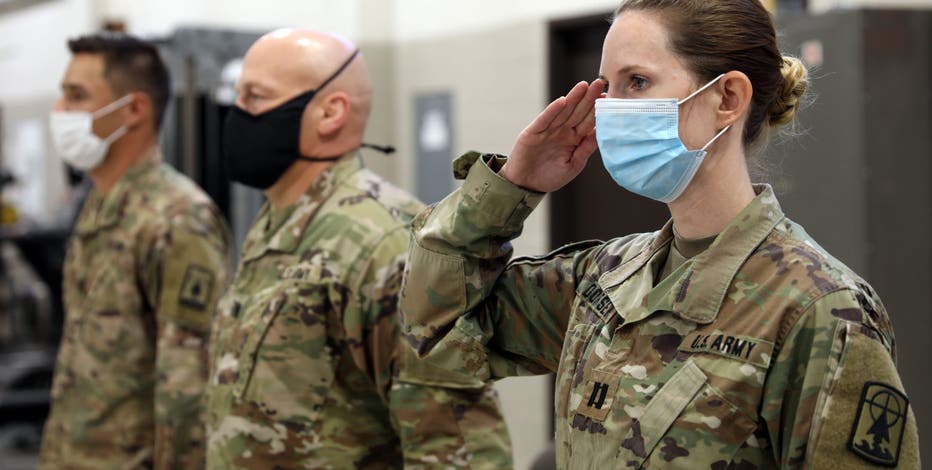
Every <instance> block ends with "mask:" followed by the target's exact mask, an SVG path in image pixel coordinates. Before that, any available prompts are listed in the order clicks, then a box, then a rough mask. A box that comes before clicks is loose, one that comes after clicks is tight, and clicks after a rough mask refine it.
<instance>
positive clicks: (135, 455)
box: [39, 153, 230, 470]
mask: <svg viewBox="0 0 932 470" xmlns="http://www.w3.org/2000/svg"><path fill="white" fill-rule="evenodd" d="M229 240H230V234H229V231H228V229H227V227H226V225H225V223H224V222H223V219H222V218H221V216H220V213H219V211H218V210H217V208H216V207H215V206H214V204H213V202H212V201H211V200H210V199H209V198H208V196H207V195H206V194H204V192H203V191H201V190H200V189H199V188H198V187H197V186H196V185H195V184H194V183H192V182H191V181H190V180H188V179H187V178H186V177H184V176H182V175H181V174H179V173H177V172H176V171H175V170H173V169H172V168H171V167H169V166H168V165H165V164H162V163H161V158H160V157H159V156H158V154H157V153H154V154H152V155H151V156H150V157H149V158H146V159H145V161H144V162H143V163H140V164H138V165H136V166H134V167H132V168H130V169H129V170H128V171H127V172H126V173H125V174H124V176H123V177H122V178H121V179H120V180H119V181H118V182H117V184H116V185H115V186H114V187H113V188H112V189H111V190H110V191H109V192H107V193H106V194H101V193H100V192H98V191H96V190H94V191H92V192H91V194H90V195H89V197H88V199H87V201H86V202H85V204H84V207H83V209H82V212H81V214H80V216H79V218H78V220H77V224H76V226H75V229H74V233H73V234H72V236H71V239H70V241H69V245H68V251H67V256H66V259H65V266H64V303H65V324H64V328H63V335H62V340H61V346H60V349H59V354H58V363H57V365H56V369H55V377H54V381H53V385H52V407H51V411H50V415H49V418H48V420H47V422H46V424H45V431H44V435H43V441H42V451H41V462H40V465H39V468H41V469H66V468H67V469H94V470H106V469H125V468H165V469H168V468H172V469H174V468H185V469H197V468H203V466H204V438H205V436H204V414H203V407H202V398H203V389H204V385H205V383H206V379H207V339H208V337H209V331H208V328H209V323H210V317H211V316H212V315H213V311H214V308H215V305H216V300H217V298H218V297H219V293H220V291H221V290H222V289H223V288H224V286H225V284H226V282H227V280H228V276H229V269H230V268H229V263H230V259H229V253H230V252H229ZM189 269H192V270H197V271H198V272H206V273H209V274H208V275H207V276H206V277H202V278H201V279H200V281H201V283H199V284H198V285H194V284H192V283H191V282H188V283H187V284H184V280H185V279H186V277H185V276H186V273H187V272H188V270H189ZM188 279H189V280H190V279H191V278H188ZM183 287H188V288H192V287H194V288H195V290H196V291H197V292H196V293H195V294H192V293H191V292H183Z"/></svg>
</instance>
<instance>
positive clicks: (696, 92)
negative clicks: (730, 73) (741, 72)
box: [676, 73, 725, 105]
mask: <svg viewBox="0 0 932 470" xmlns="http://www.w3.org/2000/svg"><path fill="white" fill-rule="evenodd" d="M724 76H725V74H724V73H723V74H721V75H719V76H717V77H715V78H713V79H712V81H711V82H709V83H706V84H705V85H703V86H702V88H700V89H698V90H696V91H694V92H693V93H692V94H691V95H689V96H687V97H686V98H683V99H681V100H679V101H677V102H676V104H677V105H681V104H683V103H685V102H687V101H689V100H691V99H693V98H694V97H695V96H696V95H698V94H699V93H702V92H703V91H705V90H706V89H707V88H709V87H710V86H712V85H715V82H717V81H719V80H721V79H722V77H724Z"/></svg>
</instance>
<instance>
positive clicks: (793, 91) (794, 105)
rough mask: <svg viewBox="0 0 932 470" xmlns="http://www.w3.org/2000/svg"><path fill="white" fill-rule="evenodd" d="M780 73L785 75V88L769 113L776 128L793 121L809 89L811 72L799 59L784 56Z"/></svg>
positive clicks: (771, 106)
mask: <svg viewBox="0 0 932 470" xmlns="http://www.w3.org/2000/svg"><path fill="white" fill-rule="evenodd" d="M780 73H781V74H782V75H783V88H782V89H781V90H780V94H779V95H777V98H776V99H775V100H774V101H773V103H772V104H771V105H770V112H769V113H768V114H769V116H770V125H771V126H774V127H778V126H783V125H786V124H789V123H790V122H792V121H793V117H794V116H795V115H796V110H797V109H799V107H800V106H801V105H802V104H803V102H804V97H805V96H806V90H808V89H809V71H808V70H806V66H805V65H803V63H802V62H801V61H800V60H799V59H797V58H795V57H790V56H783V66H782V67H781V68H780Z"/></svg>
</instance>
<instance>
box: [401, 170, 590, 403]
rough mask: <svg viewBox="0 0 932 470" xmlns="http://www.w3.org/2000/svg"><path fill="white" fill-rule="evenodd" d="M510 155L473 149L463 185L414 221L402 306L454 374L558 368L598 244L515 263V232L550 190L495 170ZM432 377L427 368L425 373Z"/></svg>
mask: <svg viewBox="0 0 932 470" xmlns="http://www.w3.org/2000/svg"><path fill="white" fill-rule="evenodd" d="M503 163H504V158H502V157H496V156H491V155H484V156H482V157H480V156H479V154H476V153H469V154H466V155H464V156H462V157H460V158H459V159H458V160H457V162H456V163H455V164H454V166H455V167H456V171H457V172H458V176H460V177H462V176H464V175H466V174H467V172H468V176H466V181H465V183H464V184H463V186H462V187H461V188H460V189H459V190H457V191H456V192H454V193H453V194H451V195H450V196H448V197H447V198H446V199H444V200H443V201H441V202H440V203H439V204H438V205H437V206H436V207H434V208H432V209H428V210H427V211H425V212H422V213H421V214H419V215H418V217H417V218H416V219H415V222H414V230H415V237H414V240H413V241H412V243H411V251H410V255H409V258H408V265H407V268H406V269H407V273H406V275H405V284H404V287H403V289H402V296H401V309H402V316H403V323H404V326H403V331H404V334H405V337H406V340H407V343H408V344H409V345H410V346H411V347H412V348H413V349H414V350H415V351H416V352H417V353H418V354H419V355H420V356H421V357H425V358H427V359H429V361H430V362H431V363H433V364H435V365H437V366H439V367H441V368H443V369H446V370H447V371H449V372H451V374H447V376H448V377H447V379H449V380H447V383H448V384H452V383H456V382H458V383H459V385H461V386H466V387H469V386H472V387H479V386H481V385H482V384H483V383H484V382H485V381H487V380H489V379H497V378H501V377H507V376H513V375H522V374H540V373H546V372H553V371H555V370H556V368H557V364H558V363H559V358H560V354H561V351H562V346H563V339H564V336H565V333H566V328H567V324H568V321H569V314H570V312H571V307H572V303H573V300H574V298H575V297H576V292H575V289H576V284H577V274H576V273H578V272H581V268H580V264H581V263H583V262H585V260H586V259H587V257H588V255H589V254H591V253H590V251H589V250H590V249H591V248H592V247H593V246H594V245H592V244H588V245H581V246H569V247H567V248H565V249H561V250H558V251H556V252H554V253H551V254H550V255H548V256H544V257H541V258H525V259H519V260H516V261H514V262H511V263H509V259H510V258H511V254H512V247H511V243H510V241H511V240H512V239H514V238H516V237H517V236H518V235H519V234H520V233H521V230H522V225H523V223H524V220H525V218H527V216H528V215H530V213H531V211H532V210H533V209H534V207H535V206H537V204H538V203H539V202H540V200H541V198H542V197H543V194H539V193H534V192H529V191H526V190H523V189H521V188H519V187H517V186H515V185H513V184H511V183H510V182H508V181H506V180H505V179H503V178H501V177H500V176H498V174H497V173H496V172H497V171H498V170H499V169H500V167H501V166H502V165H503ZM423 375H425V376H426V374H423Z"/></svg>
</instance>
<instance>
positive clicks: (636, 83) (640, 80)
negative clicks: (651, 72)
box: [631, 76, 647, 91]
mask: <svg viewBox="0 0 932 470" xmlns="http://www.w3.org/2000/svg"><path fill="white" fill-rule="evenodd" d="M646 86H647V79H646V78H644V77H638V76H634V77H631V88H632V89H633V90H635V91H641V90H643V89H644V87H646Z"/></svg>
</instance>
